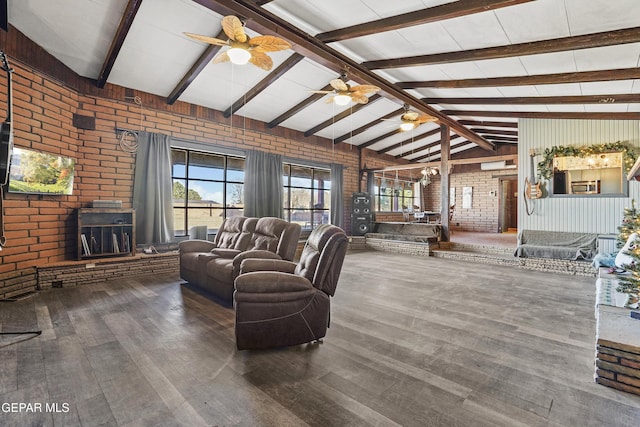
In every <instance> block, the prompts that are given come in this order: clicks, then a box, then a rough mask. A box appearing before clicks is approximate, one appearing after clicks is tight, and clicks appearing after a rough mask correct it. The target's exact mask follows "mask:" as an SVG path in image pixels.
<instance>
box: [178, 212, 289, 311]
mask: <svg viewBox="0 0 640 427" xmlns="http://www.w3.org/2000/svg"><path fill="white" fill-rule="evenodd" d="M300 231H301V229H300V225H298V224H292V223H289V222H287V221H285V220H283V219H280V218H273V217H265V218H246V217H235V218H227V219H225V221H224V222H223V223H222V225H221V226H220V228H219V229H218V233H217V234H216V237H215V239H214V241H213V242H206V241H203V240H185V241H183V242H180V246H179V248H180V276H181V277H182V278H183V279H184V280H186V281H187V282H189V283H190V284H192V285H195V286H197V287H200V288H202V289H205V290H207V291H209V292H211V293H213V295H214V296H216V297H218V298H220V299H222V300H223V301H225V302H231V301H232V299H233V282H234V279H235V278H236V277H237V276H238V274H239V271H240V263H241V262H242V260H244V259H245V258H270V259H283V260H289V261H290V260H292V259H293V257H294V256H295V253H296V248H297V245H298V239H299V238H300Z"/></svg>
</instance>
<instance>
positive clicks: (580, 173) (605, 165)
mask: <svg viewBox="0 0 640 427" xmlns="http://www.w3.org/2000/svg"><path fill="white" fill-rule="evenodd" d="M552 183H553V186H552V188H553V194H554V195H557V194H576V195H580V196H591V195H600V194H605V195H624V196H626V193H627V186H626V184H627V180H626V175H625V170H624V158H623V155H622V153H621V152H615V153H597V154H593V155H588V156H555V157H554V158H553V172H552Z"/></svg>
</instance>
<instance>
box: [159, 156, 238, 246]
mask: <svg viewBox="0 0 640 427" xmlns="http://www.w3.org/2000/svg"><path fill="white" fill-rule="evenodd" d="M171 156H172V179H173V214H174V226H175V235H176V236H184V235H186V234H188V232H189V229H190V228H191V227H194V226H202V225H206V226H207V229H208V230H209V232H212V231H214V230H217V229H218V228H219V227H220V225H221V224H222V221H223V220H224V218H228V217H232V216H239V215H243V210H244V159H242V158H239V157H232V156H226V155H221V154H212V153H202V152H198V151H189V150H184V149H172V150H171Z"/></svg>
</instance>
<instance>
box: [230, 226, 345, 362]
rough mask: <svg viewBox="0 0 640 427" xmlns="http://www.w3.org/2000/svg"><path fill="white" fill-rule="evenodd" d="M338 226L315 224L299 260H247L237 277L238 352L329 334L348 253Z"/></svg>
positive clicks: (288, 343) (298, 342)
mask: <svg viewBox="0 0 640 427" xmlns="http://www.w3.org/2000/svg"><path fill="white" fill-rule="evenodd" d="M347 245H348V240H347V236H346V234H345V233H344V231H342V229H340V228H339V227H336V226H333V225H329V224H323V225H319V226H318V227H317V228H315V229H314V230H313V231H312V232H311V235H310V236H309V239H308V240H307V242H306V244H305V247H304V249H303V251H302V255H301V257H300V261H299V262H298V263H297V264H296V263H293V262H287V261H281V260H268V259H247V260H244V261H243V262H242V265H241V271H240V275H239V276H238V277H237V278H236V280H235V293H234V306H235V312H236V324H235V334H236V345H237V347H238V349H239V350H246V349H261V348H270V347H282V346H290V345H297V344H304V343H307V342H311V341H314V340H318V339H320V338H322V337H324V336H325V335H326V332H327V327H328V326H329V309H330V302H329V297H330V296H333V295H334V293H335V291H336V286H337V284H338V278H339V277H340V271H341V269H342V263H343V262H344V257H345V255H346V252H347Z"/></svg>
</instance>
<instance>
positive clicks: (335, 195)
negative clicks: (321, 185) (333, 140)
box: [331, 163, 344, 228]
mask: <svg viewBox="0 0 640 427" xmlns="http://www.w3.org/2000/svg"><path fill="white" fill-rule="evenodd" d="M343 171H344V166H343V165H338V164H335V163H334V164H332V165H331V224H333V225H336V226H338V227H340V228H343V227H344V182H343V179H342V174H343Z"/></svg>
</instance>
